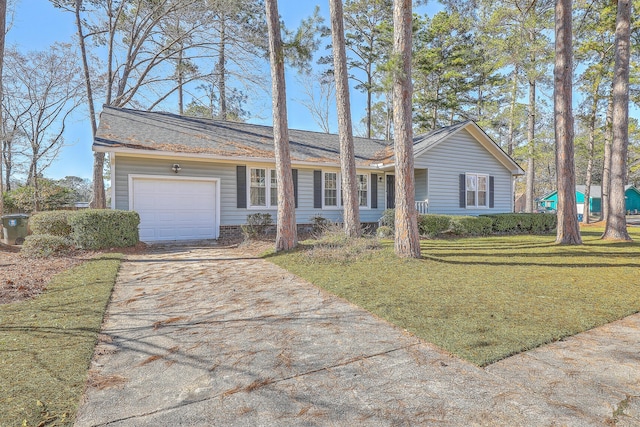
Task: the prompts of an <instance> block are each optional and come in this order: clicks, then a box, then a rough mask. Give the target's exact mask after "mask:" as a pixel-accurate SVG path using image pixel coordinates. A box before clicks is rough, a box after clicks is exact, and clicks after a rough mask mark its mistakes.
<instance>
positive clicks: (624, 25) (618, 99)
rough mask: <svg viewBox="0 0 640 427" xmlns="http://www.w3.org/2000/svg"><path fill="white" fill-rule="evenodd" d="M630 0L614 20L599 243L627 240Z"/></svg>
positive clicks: (621, 1)
mask: <svg viewBox="0 0 640 427" xmlns="http://www.w3.org/2000/svg"><path fill="white" fill-rule="evenodd" d="M630 27H631V3H630V0H618V14H617V17H616V61H615V70H614V74H613V144H612V146H611V191H610V195H609V215H608V216H607V225H606V227H605V229H604V234H603V235H602V238H603V239H607V240H631V236H629V233H628V232H627V221H626V204H625V199H624V186H625V184H626V178H627V149H628V146H629V56H630Z"/></svg>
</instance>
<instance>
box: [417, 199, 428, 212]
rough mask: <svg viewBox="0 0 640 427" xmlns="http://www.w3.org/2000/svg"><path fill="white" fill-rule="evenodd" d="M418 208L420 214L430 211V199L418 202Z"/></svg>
mask: <svg viewBox="0 0 640 427" xmlns="http://www.w3.org/2000/svg"><path fill="white" fill-rule="evenodd" d="M416 210H417V211H418V213H419V214H426V213H429V200H428V199H427V200H424V201H421V202H416Z"/></svg>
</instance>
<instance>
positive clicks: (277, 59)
mask: <svg viewBox="0 0 640 427" xmlns="http://www.w3.org/2000/svg"><path fill="white" fill-rule="evenodd" d="M265 7H266V10H267V26H268V30H269V60H270V63H271V88H272V92H273V93H272V101H273V141H274V145H275V157H276V179H277V183H278V218H277V227H276V228H277V234H276V252H278V251H286V250H289V249H293V248H295V247H296V245H297V244H298V235H297V230H296V211H295V199H294V195H293V176H292V172H291V157H290V154H289V125H288V123H287V96H286V87H285V80H284V50H283V48H282V39H281V34H280V15H279V14H278V1H277V0H266V1H265Z"/></svg>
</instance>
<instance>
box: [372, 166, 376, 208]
mask: <svg viewBox="0 0 640 427" xmlns="http://www.w3.org/2000/svg"><path fill="white" fill-rule="evenodd" d="M371 209H378V174H377V173H372V174H371Z"/></svg>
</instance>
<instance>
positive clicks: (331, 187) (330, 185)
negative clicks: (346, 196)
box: [324, 172, 342, 208]
mask: <svg viewBox="0 0 640 427" xmlns="http://www.w3.org/2000/svg"><path fill="white" fill-rule="evenodd" d="M339 188H340V182H339V180H338V174H337V173H336V172H325V173H324V205H325V206H326V207H336V208H337V207H338V206H339V203H338V189H339ZM341 194H342V193H341Z"/></svg>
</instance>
